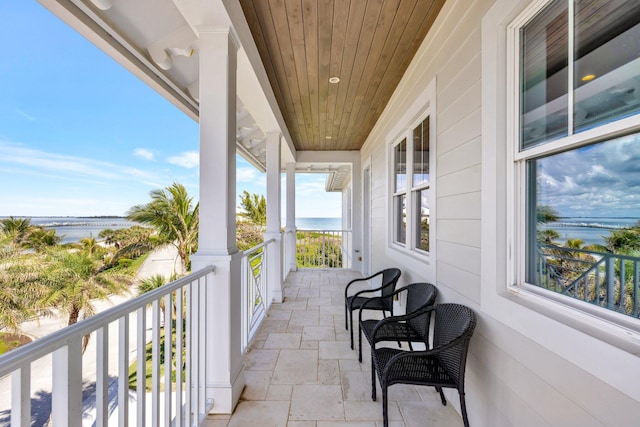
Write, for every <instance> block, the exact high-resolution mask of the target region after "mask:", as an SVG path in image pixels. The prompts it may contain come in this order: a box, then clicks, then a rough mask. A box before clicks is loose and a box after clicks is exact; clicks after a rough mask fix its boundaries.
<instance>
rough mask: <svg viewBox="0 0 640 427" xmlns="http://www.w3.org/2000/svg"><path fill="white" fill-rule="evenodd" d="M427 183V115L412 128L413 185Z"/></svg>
mask: <svg viewBox="0 0 640 427" xmlns="http://www.w3.org/2000/svg"><path fill="white" fill-rule="evenodd" d="M427 183H429V117H427V118H426V119H424V120H423V121H422V123H420V124H419V125H418V127H416V128H415V129H414V130H413V186H414V187H417V186H419V185H423V184H427Z"/></svg>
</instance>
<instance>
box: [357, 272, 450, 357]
mask: <svg viewBox="0 0 640 427" xmlns="http://www.w3.org/2000/svg"><path fill="white" fill-rule="evenodd" d="M402 292H406V293H407V307H406V310H405V312H406V314H411V313H413V312H415V311H418V310H420V309H422V308H424V307H428V306H430V305H433V303H434V302H435V301H436V296H437V295H438V290H437V289H436V287H435V286H433V285H432V284H431V283H411V284H409V285H407V286H405V287H403V288H400V289H397V290H396V291H395V292H394V293H393V294H392V295H391V296H392V297H394V296H395V295H398V294H400V293H402ZM374 301H375V298H371V299H370V300H369V301H366V302H365V303H364V304H362V307H361V308H360V314H359V316H358V323H359V324H360V335H359V340H358V342H359V348H358V360H359V361H360V362H362V334H363V333H364V336H365V338H367V341H369V344H370V345H371V347H373V341H372V339H373V329H374V328H375V327H376V325H377V324H378V323H379V322H381V321H380V320H378V319H363V318H362V313H363V312H364V310H365V309H366V308H367V306H368V305H369V304H371V303H373V302H374ZM421 326H422V325H421V324H420V323H418V322H416V321H415V319H412V318H409V319H408V320H406V321H405V316H393V317H387V318H386V319H383V320H382V324H381V325H380V327H378V328H377V329H376V338H377V339H378V341H376V342H380V341H397V342H398V345H400V343H401V342H407V343H409V349H410V350H413V346H412V345H411V343H412V342H426V341H428V333H429V331H428V329H427V330H422V329H421Z"/></svg>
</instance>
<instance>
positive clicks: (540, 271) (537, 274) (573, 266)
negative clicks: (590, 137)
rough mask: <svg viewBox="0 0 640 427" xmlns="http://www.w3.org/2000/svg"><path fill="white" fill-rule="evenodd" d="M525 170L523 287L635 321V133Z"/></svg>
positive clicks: (638, 301)
mask: <svg viewBox="0 0 640 427" xmlns="http://www.w3.org/2000/svg"><path fill="white" fill-rule="evenodd" d="M527 166H528V180H527V194H528V207H527V230H528V236H527V245H526V246H527V257H526V260H527V268H526V280H527V282H528V283H531V284H534V285H536V286H540V287H543V288H545V289H549V290H552V291H555V292H558V293H562V294H564V295H567V296H570V297H573V298H576V299H580V300H583V301H586V302H589V303H592V304H595V305H599V306H602V307H606V308H609V309H611V310H616V311H619V312H621V313H625V314H628V315H632V316H635V317H638V315H639V312H640V293H639V292H638V291H639V289H640V279H639V278H640V191H639V189H640V134H635V135H629V136H624V137H620V138H617V139H613V140H610V141H606V142H600V143H597V144H592V145H588V146H585V147H581V148H578V149H573V150H569V151H565V152H562V153H559V154H553V155H550V156H547V157H543V158H538V159H534V160H529V161H528V165H527Z"/></svg>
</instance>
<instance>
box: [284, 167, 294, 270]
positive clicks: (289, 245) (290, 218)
mask: <svg viewBox="0 0 640 427" xmlns="http://www.w3.org/2000/svg"><path fill="white" fill-rule="evenodd" d="M284 231H285V233H286V234H285V236H286V240H285V251H286V254H285V259H286V260H287V264H286V265H287V271H295V270H296V164H295V163H287V225H286V226H285V229H284Z"/></svg>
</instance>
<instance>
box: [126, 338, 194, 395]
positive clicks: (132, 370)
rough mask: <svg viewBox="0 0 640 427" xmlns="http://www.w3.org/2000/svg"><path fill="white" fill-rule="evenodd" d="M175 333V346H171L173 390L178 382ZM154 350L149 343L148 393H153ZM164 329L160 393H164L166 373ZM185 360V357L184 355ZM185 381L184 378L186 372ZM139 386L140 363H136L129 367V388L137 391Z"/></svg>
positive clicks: (146, 352) (146, 387) (161, 342)
mask: <svg viewBox="0 0 640 427" xmlns="http://www.w3.org/2000/svg"><path fill="white" fill-rule="evenodd" d="M175 339H176V335H175V332H173V334H172V341H173V343H174V345H172V346H171V358H172V367H171V387H172V389H173V385H174V384H175V381H176V369H175V362H176V360H175ZM152 354H153V349H152V343H151V342H150V343H148V344H147V345H146V348H145V389H146V390H147V391H151V387H152V380H153V356H152ZM164 360H165V357H164V328H162V330H161V331H160V363H161V364H160V378H161V381H160V391H164V387H165V384H164V371H165V363H164ZM183 360H184V355H183ZM182 374H183V381H184V380H185V378H184V370H183V372H182ZM137 384H138V362H137V361H135V362H133V363H132V364H131V365H129V388H130V389H133V390H135V389H136V387H137Z"/></svg>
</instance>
